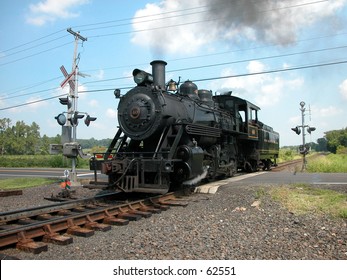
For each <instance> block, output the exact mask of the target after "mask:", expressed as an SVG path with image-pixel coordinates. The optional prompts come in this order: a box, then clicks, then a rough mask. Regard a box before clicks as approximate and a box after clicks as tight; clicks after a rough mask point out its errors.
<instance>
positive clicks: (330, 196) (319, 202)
mask: <svg viewBox="0 0 347 280" xmlns="http://www.w3.org/2000/svg"><path fill="white" fill-rule="evenodd" d="M270 194H271V196H272V198H273V199H275V200H277V201H279V202H280V203H281V204H282V205H283V206H285V207H286V208H287V209H288V210H289V211H290V212H292V213H294V214H296V215H302V214H307V213H314V214H317V215H329V216H331V217H334V218H344V219H346V218H347V195H346V194H343V193H339V192H335V191H332V190H326V189H318V188H313V187H310V185H309V184H293V185H285V186H280V187H277V188H274V189H272V190H271V191H270Z"/></svg>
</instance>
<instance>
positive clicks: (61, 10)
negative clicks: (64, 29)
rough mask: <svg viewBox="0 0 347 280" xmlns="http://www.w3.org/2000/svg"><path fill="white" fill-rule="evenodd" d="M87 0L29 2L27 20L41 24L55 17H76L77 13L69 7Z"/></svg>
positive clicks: (82, 3)
mask: <svg viewBox="0 0 347 280" xmlns="http://www.w3.org/2000/svg"><path fill="white" fill-rule="evenodd" d="M88 2H89V0H59V1H57V0H45V1H43V2H38V3H36V4H30V5H29V10H30V14H29V16H28V18H27V22H28V23H30V24H32V25H37V26H42V25H44V24H46V23H47V22H54V21H55V20H57V19H67V18H74V17H78V16H79V13H76V12H72V11H71V9H73V8H74V7H76V6H80V5H84V4H87V3H88Z"/></svg>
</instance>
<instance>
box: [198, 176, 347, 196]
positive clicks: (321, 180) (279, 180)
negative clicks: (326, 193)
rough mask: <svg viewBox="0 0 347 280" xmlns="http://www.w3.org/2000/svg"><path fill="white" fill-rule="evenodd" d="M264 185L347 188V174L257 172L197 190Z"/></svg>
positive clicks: (208, 190)
mask: <svg viewBox="0 0 347 280" xmlns="http://www.w3.org/2000/svg"><path fill="white" fill-rule="evenodd" d="M236 182H237V184H242V185H259V186H260V185H263V184H294V183H308V184H311V185H341V186H345V187H346V188H347V173H301V172H297V173H295V174H294V173H293V172H289V171H281V172H266V171H265V172H257V173H250V174H246V175H241V176H235V177H232V178H229V179H225V180H222V181H217V182H212V183H209V184H206V185H203V186H200V187H198V188H197V192H201V193H215V192H216V191H217V190H218V188H219V187H220V186H223V185H232V184H235V183H236Z"/></svg>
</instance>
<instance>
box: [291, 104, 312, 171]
mask: <svg viewBox="0 0 347 280" xmlns="http://www.w3.org/2000/svg"><path fill="white" fill-rule="evenodd" d="M300 107H301V108H300V111H301V125H297V126H296V127H294V128H292V130H293V131H294V132H295V133H296V134H298V135H299V134H300V133H301V130H302V145H300V147H299V152H300V154H302V171H304V170H305V169H306V164H307V161H306V155H307V154H308V153H309V151H310V147H309V145H307V144H306V143H305V136H306V133H305V128H307V132H308V133H309V134H311V132H312V131H315V130H316V128H315V127H310V126H309V125H305V111H306V108H305V102H304V101H301V102H300Z"/></svg>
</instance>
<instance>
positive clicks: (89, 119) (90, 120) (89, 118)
mask: <svg viewBox="0 0 347 280" xmlns="http://www.w3.org/2000/svg"><path fill="white" fill-rule="evenodd" d="M95 120H96V118H95V117H91V116H89V115H87V117H86V119H85V120H84V123H85V124H86V126H89V125H90V122H93V121H95Z"/></svg>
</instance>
